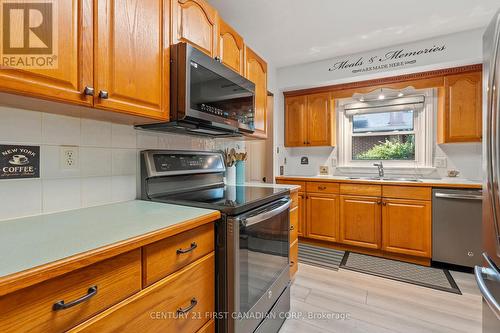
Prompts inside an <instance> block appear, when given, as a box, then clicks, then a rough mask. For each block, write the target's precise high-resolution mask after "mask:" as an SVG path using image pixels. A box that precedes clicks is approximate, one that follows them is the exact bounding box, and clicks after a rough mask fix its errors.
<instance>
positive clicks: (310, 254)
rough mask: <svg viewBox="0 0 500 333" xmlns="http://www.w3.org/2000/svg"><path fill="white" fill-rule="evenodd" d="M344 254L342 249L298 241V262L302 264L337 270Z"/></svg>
mask: <svg viewBox="0 0 500 333" xmlns="http://www.w3.org/2000/svg"><path fill="white" fill-rule="evenodd" d="M344 254H345V252H344V251H339V250H334V249H330V248H327V247H321V246H315V245H309V244H303V243H301V242H299V262H300V263H302V264H307V265H312V266H318V267H322V268H329V269H332V270H335V271H338V270H339V266H340V262H341V261H342V258H343V257H344Z"/></svg>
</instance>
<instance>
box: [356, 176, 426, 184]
mask: <svg viewBox="0 0 500 333" xmlns="http://www.w3.org/2000/svg"><path fill="white" fill-rule="evenodd" d="M347 179H352V180H386V181H393V182H415V183H420V182H422V180H420V179H415V178H401V177H347Z"/></svg>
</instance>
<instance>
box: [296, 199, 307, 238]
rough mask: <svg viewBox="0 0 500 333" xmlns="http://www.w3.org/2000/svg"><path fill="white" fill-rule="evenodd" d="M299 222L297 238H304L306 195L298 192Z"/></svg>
mask: <svg viewBox="0 0 500 333" xmlns="http://www.w3.org/2000/svg"><path fill="white" fill-rule="evenodd" d="M298 209H299V222H298V230H297V235H298V236H301V237H302V236H305V234H306V195H305V193H303V192H299V207H298Z"/></svg>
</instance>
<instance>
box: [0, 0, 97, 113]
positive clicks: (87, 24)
mask: <svg viewBox="0 0 500 333" xmlns="http://www.w3.org/2000/svg"><path fill="white" fill-rule="evenodd" d="M92 10H93V3H92V0H65V1H58V2H57V11H54V14H55V15H57V16H56V18H57V21H56V20H55V19H53V21H52V22H53V23H54V24H55V22H57V24H55V27H54V29H56V30H55V31H54V32H55V34H53V35H52V38H50V37H47V38H48V39H49V40H50V39H52V48H53V49H52V52H53V54H54V55H55V56H56V62H55V63H54V67H53V68H50V69H47V68H44V67H40V68H37V69H34V68H28V67H25V68H14V67H7V66H0V91H6V92H12V93H17V94H23V95H31V96H34V97H41V98H47V99H51V100H56V101H61V102H72V103H76V104H83V105H91V104H92V96H89V95H85V94H84V93H83V91H84V89H85V87H86V86H88V87H90V88H92V86H93V82H92V66H93V65H92V62H93V54H92V52H93V51H92V47H93V46H92V43H93V36H92V32H93V29H92ZM42 15H45V12H44V13H42ZM18 28H19V29H23V26H22V25H20V26H19V27H18ZM11 33H12V31H11ZM14 35H17V36H23V31H18V32H17V33H15V34H14ZM33 36H34V35H33ZM56 37H57V38H56ZM11 43H12V41H11ZM42 43H44V42H43V41H42ZM47 44H48V42H47ZM44 45H45V43H44ZM23 46H24V44H23ZM4 52H5V50H4ZM27 52H29V50H28V51H27ZM36 55H37V54H26V56H27V57H32V56H36ZM7 56H8V54H6V57H5V58H7ZM2 58H3V59H2V63H4V62H5V59H4V57H2ZM48 58H50V59H51V60H53V59H54V58H53V57H52V56H51V55H48V57H44V59H48ZM47 61H48V60H47Z"/></svg>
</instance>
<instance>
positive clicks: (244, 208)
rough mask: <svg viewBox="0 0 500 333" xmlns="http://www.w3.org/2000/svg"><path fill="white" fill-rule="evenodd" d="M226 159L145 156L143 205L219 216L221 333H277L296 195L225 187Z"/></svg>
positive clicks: (285, 307)
mask: <svg viewBox="0 0 500 333" xmlns="http://www.w3.org/2000/svg"><path fill="white" fill-rule="evenodd" d="M224 172H225V166H224V160H223V158H222V155H221V154H220V153H216V152H193V151H165V150H146V151H143V152H141V198H142V199H143V200H152V201H157V202H165V203H173V204H180V205H187V206H193V207H201V208H209V209H215V210H219V211H220V212H221V213H222V218H221V219H220V220H219V221H218V222H217V223H216V240H215V241H216V243H215V244H216V253H217V254H216V265H217V267H216V274H217V276H216V281H217V286H216V290H217V297H216V309H217V313H216V319H217V321H216V325H217V332H219V333H247V332H266V333H272V332H278V331H279V329H280V327H281V325H282V324H283V322H284V320H285V318H286V316H287V313H288V312H289V310H290V290H289V283H290V280H289V232H290V196H289V194H290V193H289V191H288V190H286V189H281V188H272V187H258V186H229V185H224V180H223V177H224Z"/></svg>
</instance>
